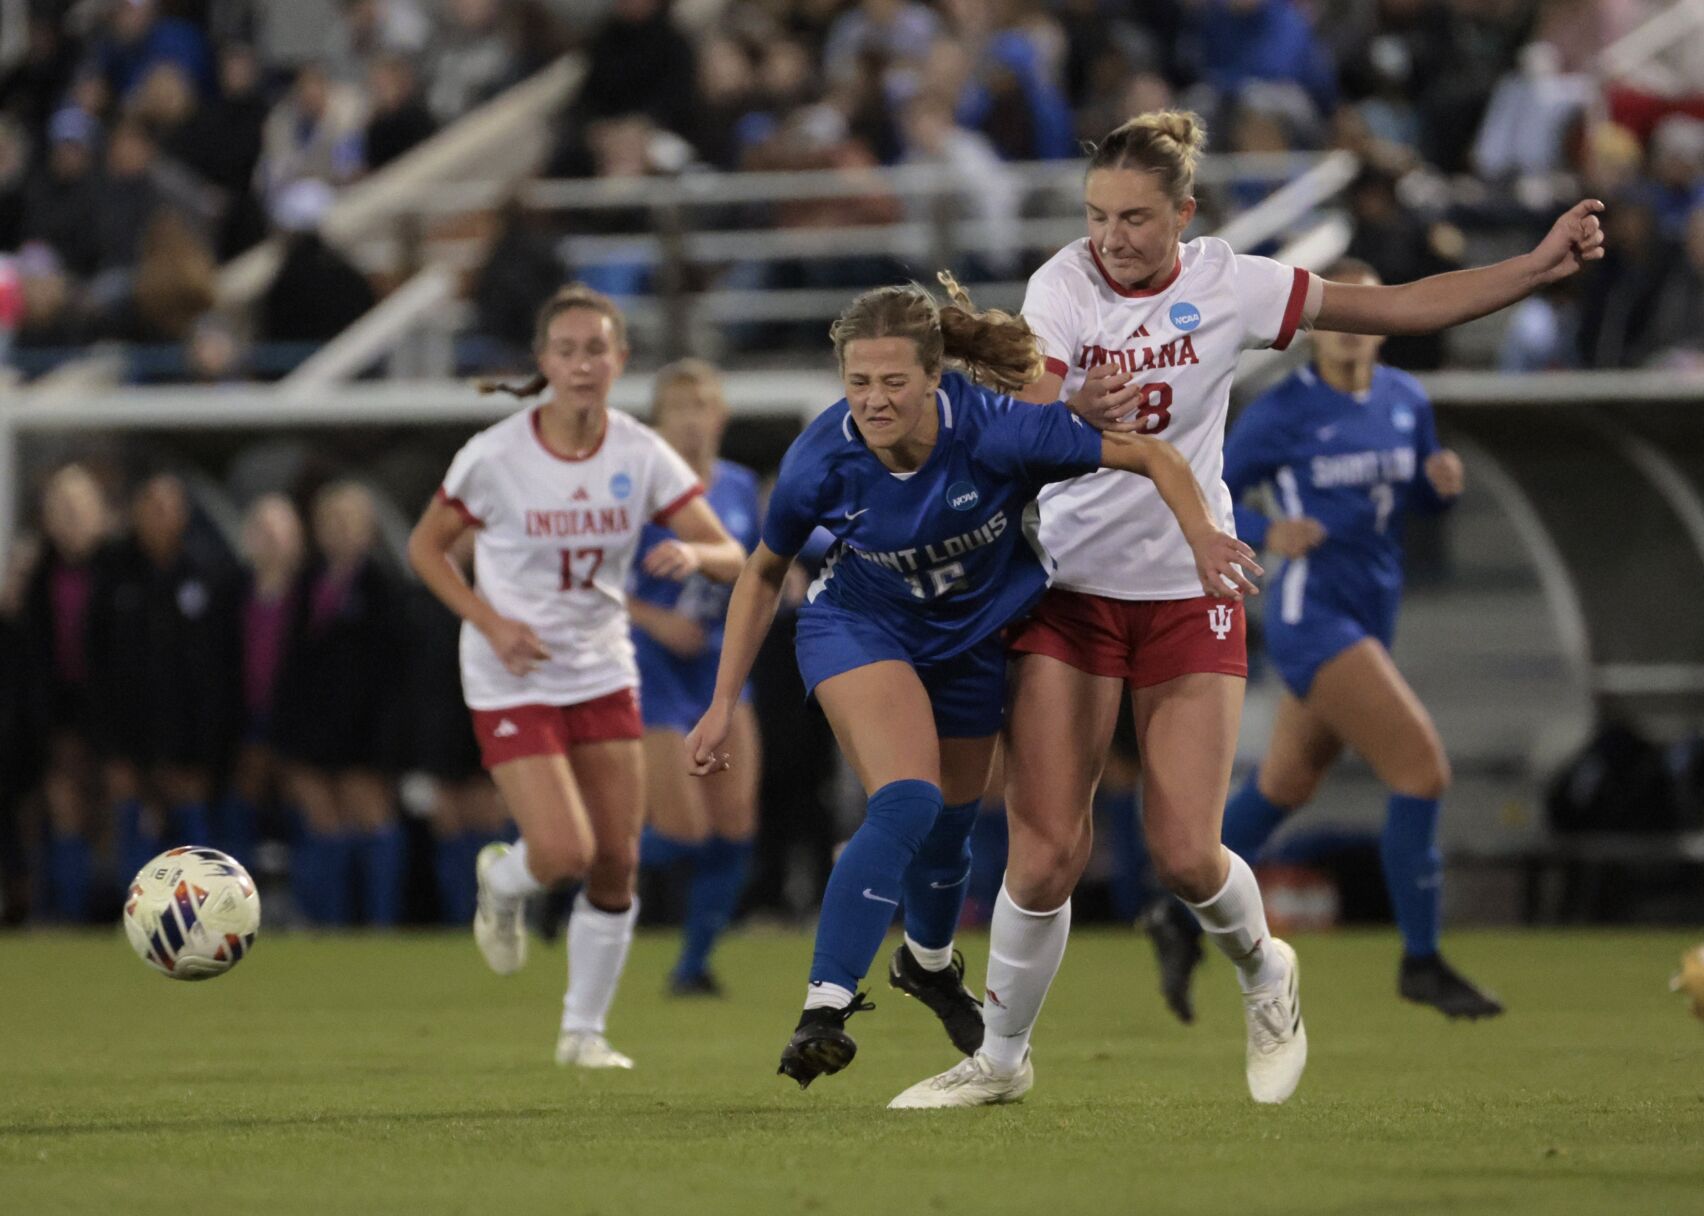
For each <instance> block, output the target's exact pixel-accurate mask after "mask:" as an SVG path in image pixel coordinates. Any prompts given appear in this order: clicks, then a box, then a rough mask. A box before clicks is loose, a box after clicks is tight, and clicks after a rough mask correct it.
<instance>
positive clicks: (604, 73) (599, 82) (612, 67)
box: [555, 0, 702, 176]
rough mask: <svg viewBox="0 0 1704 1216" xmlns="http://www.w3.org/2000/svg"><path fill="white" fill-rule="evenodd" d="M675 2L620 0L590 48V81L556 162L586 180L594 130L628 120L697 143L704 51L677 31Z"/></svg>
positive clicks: (583, 91) (594, 36)
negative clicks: (635, 118) (638, 118)
mask: <svg viewBox="0 0 1704 1216" xmlns="http://www.w3.org/2000/svg"><path fill="white" fill-rule="evenodd" d="M669 7H670V5H669V0H615V3H614V5H613V6H612V7H611V8H610V11H609V17H608V19H607V20H605V22H604V23H603V25H601V26H600V27H599V28H598V31H597V33H595V34H594V35H593V36H592V39H591V42H590V43H589V44H588V45H587V47H586V82H585V84H584V85H582V86H581V88H580V92H579V98H578V101H577V102H576V106H575V108H576V109H577V110H578V111H579V114H578V115H576V116H575V117H576V121H575V122H574V123H573V124H572V125H571V127H570V130H569V131H568V133H567V135H566V137H565V139H564V142H563V145H562V146H561V148H559V149H558V151H557V154H556V158H555V163H556V164H557V165H558V166H559V167H561V168H562V169H564V170H565V171H567V172H568V173H570V174H571V175H573V176H585V175H587V174H588V173H589V172H590V171H591V169H590V161H591V157H590V154H589V149H588V146H587V132H588V130H589V128H590V125H591V124H593V123H595V122H597V121H599V120H601V119H607V118H612V117H617V116H625V115H629V114H644V115H647V116H648V117H649V118H650V120H651V122H652V123H653V124H655V125H656V126H658V127H661V128H662V129H663V130H665V131H673V132H674V133H675V134H677V135H680V136H683V137H687V138H690V137H691V136H692V135H693V134H694V133H695V132H696V131H697V130H698V129H699V119H700V115H699V105H700V104H701V100H702V99H701V97H700V94H699V89H698V65H697V53H696V52H695V51H694V50H693V46H692V42H691V40H690V39H688V38H687V36H686V35H685V34H683V33H682V32H681V31H680V29H679V28H678V27H677V26H676V25H675V23H674V20H673V18H672V17H671V16H670V14H669Z"/></svg>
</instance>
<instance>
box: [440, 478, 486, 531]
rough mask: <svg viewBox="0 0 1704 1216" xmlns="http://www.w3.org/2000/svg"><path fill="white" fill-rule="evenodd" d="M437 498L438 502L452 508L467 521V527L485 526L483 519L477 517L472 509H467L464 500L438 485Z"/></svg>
mask: <svg viewBox="0 0 1704 1216" xmlns="http://www.w3.org/2000/svg"><path fill="white" fill-rule="evenodd" d="M437 499H438V501H439V502H441V503H443V504H444V505H445V506H446V507H449V508H451V509H452V510H454V511H455V513H456V514H457V515H459V516H461V517H462V518H463V519H465V520H466V521H467V523H468V526H469V527H471V528H483V527H484V526H485V521H484V520H483V519H481V518H479V516H477V515H475V514H474V513H473V512H472V511H470V510H468V506H467V504H466V503H465V502H463V501H462V500H461V499H459V498H457V497H455V495H453V494H451V493H450V492H449V491H448V490H446V489H444V487H443V486H439V487H438V494H437Z"/></svg>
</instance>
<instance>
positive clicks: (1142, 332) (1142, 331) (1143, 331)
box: [1130, 325, 1148, 338]
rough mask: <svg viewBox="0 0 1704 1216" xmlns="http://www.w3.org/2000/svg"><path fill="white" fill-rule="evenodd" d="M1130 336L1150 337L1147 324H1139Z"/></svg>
mask: <svg viewBox="0 0 1704 1216" xmlns="http://www.w3.org/2000/svg"><path fill="white" fill-rule="evenodd" d="M1130 336H1131V337H1132V338H1146V337H1148V327H1147V326H1146V325H1138V326H1137V327H1136V328H1135V330H1134V331H1133V332H1132V333H1131V335H1130Z"/></svg>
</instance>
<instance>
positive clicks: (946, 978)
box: [888, 942, 982, 1056]
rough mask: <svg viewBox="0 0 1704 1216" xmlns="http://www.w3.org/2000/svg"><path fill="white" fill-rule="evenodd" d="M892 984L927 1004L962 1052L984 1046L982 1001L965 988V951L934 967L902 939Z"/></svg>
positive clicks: (891, 963) (890, 972)
mask: <svg viewBox="0 0 1704 1216" xmlns="http://www.w3.org/2000/svg"><path fill="white" fill-rule="evenodd" d="M888 986H889V987H891V988H898V989H899V990H900V991H901V992H903V993H905V994H906V995H907V996H914V997H916V998H917V999H918V1000H920V1001H922V1002H923V1003H924V1004H925V1005H927V1006H928V1007H929V1011H930V1012H931V1013H933V1014H934V1015H935V1016H936V1017H938V1018H940V1019H941V1025H942V1026H944V1027H946V1031H947V1037H948V1038H949V1039H951V1040H952V1041H953V1046H954V1047H956V1048H958V1049H959V1051H960V1053H961V1054H963V1055H967V1056H973V1055H975V1054H976V1052H977V1049H978V1048H980V1047H981V1046H982V1002H981V1001H979V1000H977V999H976V998H975V997H973V996H971V995H970V993H969V992H967V991H966V990H965V986H964V955H962V954H960V953H959V952H958V951H957V950H954V951H953V959H952V962H951V963H949V964H948V965H947V966H945V967H943V968H941V970H939V971H930V970H929V969H928V968H927V967H925V966H924V965H923V964H922V963H919V962H918V961H917V959H916V958H915V957H913V955H912V953H911V948H910V947H909V946H907V945H906V944H905V943H904V942H900V943H899V948H898V949H896V950H895V951H894V952H893V958H892V959H891V960H889V962H888Z"/></svg>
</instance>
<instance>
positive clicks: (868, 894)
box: [864, 887, 899, 908]
mask: <svg viewBox="0 0 1704 1216" xmlns="http://www.w3.org/2000/svg"><path fill="white" fill-rule="evenodd" d="M864 898H865V899H873V900H875V901H876V902H877V903H879V904H892V905H893V906H894V907H896V908H897V907H899V901H898V900H897V899H889V898H888V897H887V896H885V895H877V894H876V893H875V892H874V891H872V890H870V888H868V887H865V888H864Z"/></svg>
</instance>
